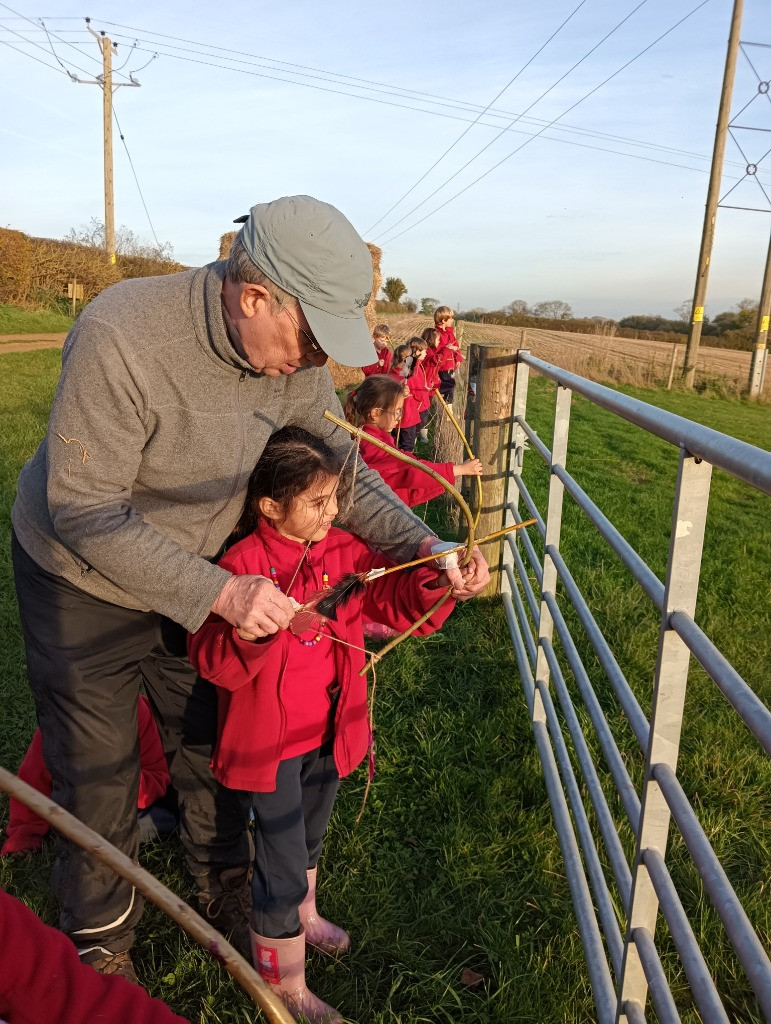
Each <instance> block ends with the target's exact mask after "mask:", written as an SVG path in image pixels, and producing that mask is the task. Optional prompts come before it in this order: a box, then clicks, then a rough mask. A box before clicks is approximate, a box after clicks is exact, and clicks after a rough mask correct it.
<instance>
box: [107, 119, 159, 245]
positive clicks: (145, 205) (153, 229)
mask: <svg viewBox="0 0 771 1024" xmlns="http://www.w3.org/2000/svg"><path fill="white" fill-rule="evenodd" d="M112 116H113V117H114V119H115V124H116V125H117V127H118V135H120V141H121V142H122V143H123V148H124V149H125V150H126V156H127V157H128V162H129V166H130V167H131V173H132V174H133V175H134V181H135V182H136V186H137V191H138V192H139V198H140V199H141V200H142V206H144V208H145V214H146V215H147V223H148V224H149V225H150V230H151V231H152V233H153V238H154V239H155V244H156V245H157V246H158V248H159V249H160V248H161V243H160V242H159V241H158V236H157V235H156V233H155V228H154V227H153V222H152V220H151V218H150V211H149V210H148V209H147V203H146V202H145V197H144V195H143V193H142V186H141V185H140V184H139V178H138V177H137V172H136V170H135V168H134V161H133V160H132V159H131V153H129V149H128V146H127V145H126V137H125V135H124V134H123V129H122V128H121V126H120V121H119V120H118V112H117V111H116V109H115V104H114V103H113V108H112Z"/></svg>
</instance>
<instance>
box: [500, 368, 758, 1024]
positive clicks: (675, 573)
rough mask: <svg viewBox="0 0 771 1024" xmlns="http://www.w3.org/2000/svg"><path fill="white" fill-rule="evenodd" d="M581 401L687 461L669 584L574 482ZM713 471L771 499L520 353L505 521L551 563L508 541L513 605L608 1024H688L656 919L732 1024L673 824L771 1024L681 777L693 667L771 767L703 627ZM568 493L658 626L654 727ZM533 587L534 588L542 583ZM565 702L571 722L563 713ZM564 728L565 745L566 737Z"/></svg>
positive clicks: (743, 920) (721, 875) (739, 924)
mask: <svg viewBox="0 0 771 1024" xmlns="http://www.w3.org/2000/svg"><path fill="white" fill-rule="evenodd" d="M531 373H536V374H538V375H540V376H542V377H544V378H548V379H550V380H551V381H553V382H555V383H556V385H557V393H556V404H555V413H554V431H553V440H552V446H551V450H550V449H549V448H547V447H546V445H545V444H544V442H543V441H542V440H541V438H540V437H539V436H538V434H537V433H536V432H535V431H534V430H533V429H532V427H531V426H530V425H529V424H528V421H527V418H526V413H527V399H528V385H529V381H530V375H531ZM482 386H483V385H482ZM574 393H575V394H578V395H582V396H583V397H584V398H586V399H588V400H589V401H590V402H592V403H594V404H595V405H597V406H599V407H601V408H603V409H605V410H608V411H609V412H611V413H613V414H614V415H616V416H618V417H620V418H621V419H623V420H626V421H628V422H629V423H632V424H635V425H636V426H637V427H640V428H641V429H642V430H645V431H648V432H649V433H650V434H653V435H655V436H657V437H659V438H662V439H663V440H665V441H667V442H669V443H670V444H672V445H673V446H674V454H675V455H676V457H677V458H678V459H679V463H678V471H677V487H676V491H675V497H674V508H673V514H672V529H671V534H670V545H669V559H668V564H667V571H666V578H665V580H664V582H663V583H662V582H661V581H660V580H659V579H658V577H657V576H656V575H655V574H654V572H653V571H652V570H651V569H650V568H649V566H648V565H647V564H646V562H645V561H644V560H643V559H642V558H641V557H640V555H639V554H638V553H637V552H636V551H635V550H634V549H633V548H632V547H631V546H630V544H629V543H627V541H626V540H625V539H624V537H623V536H622V535H621V534H620V533H619V531H618V530H617V529H616V527H615V526H614V525H613V524H612V523H611V522H610V520H609V519H608V518H607V517H606V516H605V515H604V514H603V512H602V511H600V509H599V508H598V507H597V505H596V504H595V503H594V502H593V501H592V499H591V498H590V496H589V495H588V494H587V493H586V492H585V491H584V490H583V489H582V488H581V487H580V486H579V484H578V483H577V482H576V481H575V480H574V479H573V477H572V476H571V475H570V473H569V472H568V471H567V469H566V464H567V455H568V435H569V426H570V413H571V398H572V395H573V394H574ZM527 447H529V449H530V453H529V454H528V458H532V457H533V456H534V455H537V456H540V458H541V459H542V460H543V461H544V463H545V464H546V466H547V467H548V472H549V486H548V499H547V507H546V509H545V510H544V512H543V514H542V512H541V511H540V510H539V509H538V508H537V507H536V503H535V502H534V500H533V498H532V496H531V493H530V491H529V490H528V487H527V485H526V483H525V478H524V474H523V463H524V451H525V449H526V448H527ZM713 466H717V467H719V468H720V469H722V470H724V471H725V472H727V473H729V474H731V475H732V476H734V477H736V478H738V479H739V480H742V481H744V482H745V483H746V484H749V485H750V486H751V487H753V488H756V489H758V490H760V491H763V492H765V493H766V494H771V453H768V452H764V451H762V450H761V449H758V448H755V447H754V446H753V445H750V444H746V443H744V442H742V441H738V440H736V439H734V438H732V437H729V436H727V435H725V434H721V433H719V432H717V431H715V430H712V429H710V428H708V427H704V426H701V425H699V424H697V423H694V422H692V421H690V420H687V419H684V418H682V417H680V416H676V415H673V414H671V413H668V412H665V411H663V410H661V409H658V408H655V407H654V406H651V405H647V404H646V403H644V402H640V401H638V400H636V399H633V398H629V397H628V396H626V395H624V394H621V393H619V392H616V391H614V390H612V389H611V388H607V387H603V386H602V385H600V384H596V383H593V382H592V381H589V380H587V379H585V378H583V377H579V376H576V375H574V374H571V373H568V372H567V371H564V370H561V369H559V368H558V367H556V366H553V365H551V364H549V363H545V362H543V361H541V360H539V359H536V358H534V357H533V356H532V355H531V354H530V353H529V352H527V351H520V352H519V353H518V357H517V376H516V384H515V394H514V405H513V424H512V435H511V452H510V459H509V474H510V475H509V486H510V490H509V498H508V503H507V521H508V522H522V520H523V518H530V517H535V518H536V519H537V526H536V527H533V528H532V529H537V530H538V533H539V534H540V537H541V540H542V542H543V556H542V557H539V556H538V554H537V553H536V549H535V547H534V545H533V543H532V541H531V539H530V538H529V537H528V536H527V533H526V532H525V531H519V532H517V533H516V534H514V535H512V537H516V540H514V539H511V538H507V544H506V547H505V553H504V560H503V565H504V572H503V578H502V596H503V602H504V606H505V610H506V617H507V620H508V624H509V630H510V632H511V638H512V642H513V645H514V653H515V656H516V659H517V664H518V667H519V672H520V675H521V679H522V685H523V688H524V692H525V697H526V700H527V705H528V709H529V712H530V717H531V721H532V726H533V732H534V735H535V741H536V745H537V748H538V753H539V755H540V759H541V764H542V766H543V772H544V778H545V782H546V787H547V790H548V794H549V799H550V802H551V806H552V812H553V815H554V821H555V825H556V829H557V833H558V836H559V842H560V847H561V850H562V854H563V858H564V862H565V869H566V874H567V879H568V883H569V886H570V892H571V897H572V901H573V906H574V908H575V913H576V917H577V920H578V927H579V930H580V934H581V939H582V943H583V946H584V951H585V955H586V962H587V968H588V972H589V978H590V982H591V987H592V994H593V997H594V1002H595V1005H596V1010H597V1018H598V1020H599V1021H600V1024H615V1022H620V1024H627V1022H628V1024H638V1022H642V1021H645V1019H646V1017H645V1014H646V1001H647V997H648V994H650V1001H651V1003H652V1006H653V1010H654V1011H655V1014H656V1018H657V1019H658V1020H659V1021H660V1022H662V1024H669V1022H676V1021H679V1020H680V1017H679V1015H678V1011H677V1008H676V1006H675V1001H674V999H673V996H672V992H671V990H670V986H669V983H668V981H667V977H666V975H665V972H664V970H663V968H662V964H661V960H660V957H659V953H658V951H657V947H656V943H655V940H654V936H655V932H656V923H657V920H658V917H659V914H661V915H662V916H663V918H664V920H665V921H666V925H667V927H668V929H669V933H670V935H671V938H672V941H673V943H674V946H675V947H676V949H677V952H678V954H679V958H680V961H681V963H682V967H683V970H684V972H685V975H686V978H687V980H688V983H689V985H690V988H691V992H692V996H693V1002H694V1005H695V1007H696V1009H697V1011H698V1013H699V1014H700V1016H701V1019H702V1020H703V1021H705V1022H709V1024H711V1022H722V1024H728V1021H729V1017H728V1015H727V1013H726V1010H725V1007H724V1005H723V1002H722V1000H721V998H720V995H719V993H718V991H717V989H716V987H715V984H714V982H713V979H712V976H711V973H710V970H709V967H708V965H707V962H706V961H705V958H704V954H703V952H702V950H701V949H700V948H699V945H698V943H697V940H696V938H695V936H694V933H693V930H692V927H691V923H690V922H689V919H688V916H687V914H686V912H685V910H684V909H683V905H682V903H681V900H680V897H679V895H678V892H677V890H676V888H675V885H674V884H673V881H672V878H671V875H670V872H669V869H668V866H667V860H666V857H667V840H668V835H669V831H670V824H671V820H672V819H673V820H674V823H675V825H676V826H677V828H678V829H679V831H680V834H681V835H682V838H683V840H684V843H685V846H686V847H687V850H688V852H689V855H690V857H691V858H692V860H693V863H694V865H695V867H696V869H697V870H698V873H699V875H700V876H701V879H702V882H703V885H704V888H705V890H706V892H707V893H708V895H709V898H710V900H711V902H712V904H713V906H714V907H715V909H716V911H717V913H718V915H719V916H720V919H721V921H722V924H723V926H724V928H725V931H726V933H727V935H728V938H729V940H730V942H731V944H732V946H733V947H734V950H735V951H736V955H737V957H738V959H739V961H740V962H741V965H742V968H743V970H744V971H745V973H746V975H747V978H748V980H749V983H750V985H751V987H752V989H753V991H754V993H755V995H756V997H757V1000H758V1004H759V1006H760V1008H761V1011H762V1012H763V1014H764V1015H765V1017H766V1019H767V1020H769V1021H771V964H770V963H769V958H768V955H767V952H766V950H764V948H763V946H762V944H761V942H760V939H759V938H758V936H757V934H756V932H755V931H754V929H753V927H752V925H751V923H750V921H749V919H748V917H747V915H746V913H745V911H744V909H743V907H742V905H741V902H740V901H739V899H738V897H737V895H736V893H735V891H734V889H733V888H732V886H731V884H730V882H729V880H728V877H727V876H726V873H725V871H724V869H723V867H722V865H721V863H720V861H719V859H718V857H717V856H716V854H715V852H714V850H713V848H712V846H711V844H710V842H709V840H708V839H707V837H706V835H705V833H704V831H703V829H702V827H701V825H700V824H699V821H698V818H697V816H696V814H695V812H694V810H693V808H692V806H691V804H690V802H689V800H688V798H687V796H686V795H685V792H684V790H683V788H682V786H681V783H680V781H679V779H678V775H677V760H678V751H679V745H680V733H681V727H682V722H683V707H684V702H685V694H686V684H687V678H688V668H689V663H690V658H691V655H693V657H694V658H696V660H697V661H698V662H699V664H701V666H702V667H703V668H704V670H705V671H706V672H707V673H708V675H709V676H710V677H711V679H712V680H713V682H714V683H715V685H716V686H718V687H719V689H720V691H721V692H722V693H723V695H724V696H725V697H726V699H727V700H728V701H729V702H730V704H731V705H732V707H733V708H734V710H735V712H736V714H737V715H738V716H739V717H740V718H741V720H742V721H743V722H744V724H745V726H746V727H747V729H749V730H750V732H751V733H752V734H753V735H754V737H755V738H756V739H757V741H758V743H760V744H761V746H762V747H763V748H764V750H765V751H766V753H767V754H769V755H771V712H769V710H768V708H767V707H766V706H765V705H764V704H763V703H762V701H761V700H760V699H759V698H758V696H757V695H756V694H755V693H754V691H753V690H752V689H751V688H750V687H749V686H748V685H747V683H746V682H745V681H744V680H743V679H742V678H741V676H740V675H739V673H738V672H737V671H736V670H735V669H734V667H733V666H732V665H731V664H730V663H729V661H728V660H727V659H726V658H725V657H724V656H723V655H722V654H721V653H720V651H719V650H718V649H717V648H716V647H715V645H714V644H713V643H712V641H711V640H710V639H709V638H708V637H707V636H706V635H705V633H704V632H703V631H702V630H701V629H700V628H699V626H697V625H696V623H695V621H694V612H695V608H696V598H697V594H698V588H699V576H700V570H701V558H702V546H703V540H704V531H705V524H706V518H707V509H708V504H709V497H710V482H711V474H712V468H713ZM566 491H567V493H568V494H569V495H570V496H571V498H572V499H573V501H574V502H575V503H576V504H577V505H578V506H579V507H580V508H581V509H582V510H583V512H584V513H585V515H586V518H587V520H588V522H589V523H590V524H591V525H592V526H593V527H594V528H595V529H596V530H597V531H598V532H599V534H600V536H601V537H602V538H603V540H604V542H605V543H606V544H607V545H608V547H609V549H611V550H612V551H613V552H614V553H615V555H616V556H617V557H618V558H619V559H620V560H621V562H622V563H623V565H624V566H625V567H626V569H628V571H629V572H630V573H631V574H632V576H633V577H634V579H635V580H636V581H637V583H638V584H639V586H640V587H641V588H642V591H643V592H644V594H645V595H646V596H647V598H648V599H649V600H650V601H651V602H652V603H653V605H654V606H655V607H656V608H657V609H658V611H659V612H660V615H661V626H660V634H659V645H658V658H657V662H656V672H655V679H654V685H653V698H652V705H651V706H652V714H651V720H650V722H649V721H648V719H647V718H646V716H645V714H644V713H643V711H642V709H641V707H640V704H639V703H638V701H637V699H636V697H635V695H634V693H633V691H632V688H631V686H630V685H629V682H628V681H627V679H626V677H625V675H624V673H623V671H622V670H621V668H620V666H619V664H618V662H617V660H616V658H615V656H614V654H613V651H612V650H611V648H610V646H609V644H608V642H607V640H606V639H605V637H604V635H603V633H602V630H601V629H600V627H599V626H598V624H597V622H596V620H595V618H594V616H593V615H592V612H591V611H590V609H589V606H588V605H587V603H586V601H585V599H584V597H583V595H582V594H581V592H580V590H579V588H578V586H577V585H576V582H575V580H574V579H573V576H572V575H571V572H570V570H569V568H568V566H567V565H566V564H565V561H564V559H563V558H562V556H561V554H560V531H561V525H562V506H563V497H564V494H565V492H566ZM521 506H524V508H525V509H526V510H527V516H523V515H522V514H521V512H520V507H521ZM540 546H541V545H539V547H540ZM533 579H534V580H535V583H533V582H531V580H533ZM558 582H559V583H560V584H561V588H560V601H562V602H563V606H564V603H565V601H566V600H567V601H569V603H570V605H572V608H573V609H574V610H575V614H576V616H577V618H578V620H579V621H580V624H581V627H582V630H583V632H584V634H585V636H586V637H587V638H588V641H589V642H590V644H591V647H592V648H593V650H594V653H595V654H596V657H597V659H598V661H599V663H600V665H601V666H602V669H603V672H604V675H605V676H606V678H607V681H608V683H609V684H610V686H611V687H612V690H613V693H614V694H615V697H616V699H617V700H618V702H619V704H620V706H621V708H622V709H623V712H624V715H625V718H626V724H627V725H628V727H629V729H630V730H631V732H632V734H633V736H634V738H635V740H636V744H637V747H638V752H639V756H640V758H644V762H645V769H644V781H643V785H642V791H641V792H640V793H638V792H637V790H636V788H635V786H634V785H633V783H632V781H631V779H630V776H629V772H628V770H627V767H626V764H625V761H624V759H623V757H622V755H621V752H620V750H619V747H618V745H617V743H616V741H615V738H614V736H613V734H612V731H611V729H610V727H609V725H608V722H607V720H606V717H605V715H604V713H603V710H602V707H601V704H600V701H599V699H598V697H597V693H596V692H595V688H594V687H593V685H592V682H591V680H590V677H589V673H588V672H587V669H586V667H585V665H584V663H583V662H582V660H581V657H580V654H579V652H578V649H577V646H576V643H575V641H574V638H573V636H572V635H571V632H570V630H569V628H568V624H567V622H566V618H565V615H564V614H563V611H562V608H561V606H560V603H559V602H558ZM562 594H564V595H565V597H563V596H562ZM533 624H534V626H533ZM555 644H556V645H558V647H559V648H561V657H558V655H557V653H556V652H555ZM562 664H567V666H569V669H570V673H571V674H572V676H573V678H574V680H575V684H576V688H577V690H578V692H579V693H580V704H581V705H582V706H583V708H582V707H580V706H579V707H578V709H577V707H576V705H575V704H574V703H573V699H572V697H571V693H570V691H569V688H568V686H567V684H566V679H565V673H564V672H563V669H562ZM555 697H556V704H557V705H558V706H559V708H560V711H561V714H558V712H557V708H556V706H555ZM583 709H585V712H586V713H588V717H589V719H590V720H591V723H592V731H593V734H594V735H593V737H591V742H592V743H598V744H599V747H600V748H601V750H602V754H603V758H604V761H605V766H606V768H607V770H608V772H609V775H610V777H612V780H613V784H614V787H615V790H616V792H617V793H618V796H619V798H620V802H621V806H622V807H623V812H624V814H625V815H626V818H627V819H628V822H629V824H630V826H631V828H632V830H633V832H634V835H635V850H634V856H633V858H632V862H631V865H630V863H629V862H628V860H627V857H626V856H625V854H624V851H623V848H622V843H621V840H620V837H619V832H618V828H617V825H616V823H615V821H614V818H613V815H612V813H611V810H610V807H609V804H608V801H607V799H606V796H605V793H604V791H603V786H602V783H601V780H600V777H599V775H598V771H597V768H596V766H595V763H594V760H593V757H592V754H591V751H590V744H589V743H588V742H587V736H586V735H585V734H584V732H583V730H582V726H581V722H580V717H585V715H584V710H583ZM579 712H580V716H579ZM563 722H564V726H565V727H566V729H567V735H566V734H565V732H563ZM571 751H572V753H571ZM575 765H577V767H578V776H579V777H578V778H577V777H576V771H575V770H574V766H575ZM580 784H581V785H582V786H583V788H584V791H585V792H586V793H587V794H588V797H589V801H590V804H591V811H592V813H593V815H594V818H595V820H596V822H597V825H598V828H599V832H600V835H601V840H602V848H603V849H604V858H605V859H606V860H607V863H608V864H609V866H610V873H611V875H612V881H611V885H614V886H615V889H616V891H617V893H618V894H619V896H620V909H619V907H618V902H616V903H615V904H614V900H613V897H612V893H611V887H610V885H609V881H608V878H607V877H606V874H605V872H604V870H603V866H602V863H601V859H600V854H599V853H598V848H597V845H596V837H595V835H594V834H593V830H592V827H591V825H590V822H589V817H588V815H587V808H586V807H585V805H584V803H583V798H582V794H581V788H580ZM571 812H572V819H571Z"/></svg>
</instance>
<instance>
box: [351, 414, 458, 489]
mask: <svg viewBox="0 0 771 1024" xmlns="http://www.w3.org/2000/svg"><path fill="white" fill-rule="evenodd" d="M364 430H365V432H366V433H367V434H371V435H372V437H376V438H377V439H378V441H383V442H384V443H385V444H387V445H389V446H390V447H391V448H395V447H396V446H395V445H394V440H393V438H392V437H391V435H390V434H387V433H386V432H385V430H380V428H379V427H375V426H372V424H370V423H368V424H367V425H366V426H365V427H364ZM361 457H362V458H363V459H364V461H365V462H366V463H367V465H368V466H369V468H370V469H374V470H375V472H376V473H379V474H380V475H381V476H382V478H383V479H384V480H385V482H386V483H387V484H388V486H389V487H390V488H391V490H392V491H393V492H394V494H396V495H397V496H398V497H399V498H401V499H402V501H403V502H404V504H405V505H409V507H410V508H414V507H415V506H416V505H422V504H423V502H424V501H430V500H431V499H432V498H437V497H438V496H439V495H440V494H444V493H445V491H444V488H443V487H442V485H441V484H440V483H437V481H436V480H432V479H431V477H430V476H429V475H428V474H427V473H421V472H420V470H419V469H413V467H412V466H408V465H407V464H406V463H404V462H401V461H400V460H399V459H397V458H396V456H395V455H390V454H389V453H388V452H384V451H382V450H381V449H380V448H376V447H375V445H374V444H369V443H368V442H367V441H365V440H364V439H362V442H361ZM418 462H422V463H423V465H424V466H427V467H428V468H429V469H433V470H434V472H435V473H438V474H439V475H440V476H442V477H444V479H445V480H447V481H448V482H449V483H451V484H454V483H455V473H454V471H453V464H452V462H427V461H426V459H418Z"/></svg>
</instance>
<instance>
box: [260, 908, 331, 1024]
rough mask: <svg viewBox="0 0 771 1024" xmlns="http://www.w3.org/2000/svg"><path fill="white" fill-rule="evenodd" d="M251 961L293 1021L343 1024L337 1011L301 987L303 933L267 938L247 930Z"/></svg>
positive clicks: (307, 989)
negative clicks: (293, 935) (283, 1003)
mask: <svg viewBox="0 0 771 1024" xmlns="http://www.w3.org/2000/svg"><path fill="white" fill-rule="evenodd" d="M249 935H250V938H251V941H252V962H253V963H254V967H255V970H256V971H257V972H258V973H259V975H260V977H261V978H262V979H263V981H266V982H267V983H268V984H269V985H270V987H271V988H272V989H273V991H274V992H275V993H276V995H278V996H280V997H281V998H282V999H283V1000H284V1002H285V1003H286V1008H287V1010H289V1012H290V1013H291V1014H292V1016H293V1017H294V1019H295V1020H300V1019H302V1020H308V1021H310V1024H344V1021H343V1018H342V1017H341V1016H340V1014H339V1013H338V1011H337V1010H336V1009H335V1008H334V1007H332V1006H329V1005H328V1004H327V1003H325V1002H324V1001H323V1000H322V999H319V997H318V996H315V995H314V994H313V993H312V992H311V991H310V989H309V988H308V987H307V986H306V984H305V933H304V932H303V931H302V930H301V931H300V934H299V935H298V936H296V937H295V938H293V939H268V938H266V937H265V936H264V935H258V934H257V932H255V931H252V929H251V928H250V929H249Z"/></svg>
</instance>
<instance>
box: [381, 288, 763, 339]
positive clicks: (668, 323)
mask: <svg viewBox="0 0 771 1024" xmlns="http://www.w3.org/2000/svg"><path fill="white" fill-rule="evenodd" d="M383 295H384V296H385V298H384V299H382V300H379V301H378V302H377V303H376V304H375V308H376V309H377V311H378V312H381V313H417V312H420V313H422V314H423V315H425V316H432V315H433V312H434V310H435V309H436V307H437V306H438V305H439V299H435V298H433V297H431V296H425V297H424V298H422V299H421V300H420V305H418V303H417V302H416V301H415V300H414V299H410V298H409V297H408V294H407V285H406V284H405V283H404V281H403V280H402V279H401V278H400V277H387V278H386V280H385V283H384V284H383ZM672 312H673V313H674V314H675V315H674V317H671V318H670V317H664V316H658V315H652V314H647V313H646V314H643V313H637V314H633V315H631V316H625V317H622V319H621V320H613V319H611V318H610V317H604V316H590V317H575V316H573V310H572V308H571V306H570V303H569V302H565V301H564V300H562V299H543V300H541V301H540V302H536V303H534V304H533V305H532V306H531V305H530V304H529V303H528V302H526V301H525V300H524V299H514V300H513V301H512V302H510V303H508V305H506V306H502V307H501V308H500V309H490V310H487V309H482V308H481V307H475V308H473V309H466V310H459V311H457V316H458V319H459V320H468V321H471V322H472V323H485V324H495V325H498V326H504V327H540V328H542V329H546V330H557V331H572V332H575V333H579V334H606V335H610V336H614V337H619V338H639V339H644V340H653V341H684V340H685V337H687V335H688V333H689V331H690V324H691V301H690V299H686V300H684V301H683V302H681V303H680V305H679V306H677V308H676V309H673V310H672ZM757 316H758V305H757V303H756V302H753V300H752V299H742V300H741V301H740V302H737V304H736V305H735V306H734V307H733V309H729V310H726V311H725V312H723V313H717V314H716V315H715V316H713V317H707V316H705V318H704V323H703V326H702V332H701V333H702V336H703V337H706V338H709V339H710V340H709V341H708V342H707V344H709V345H714V346H717V347H719V348H735V349H745V350H747V351H749V350H751V349H752V346H753V343H754V340H755V324H756V322H757Z"/></svg>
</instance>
